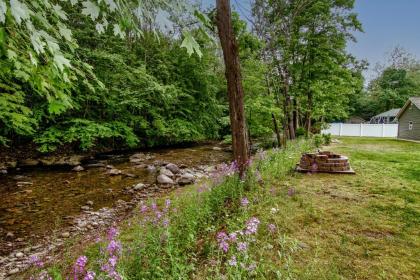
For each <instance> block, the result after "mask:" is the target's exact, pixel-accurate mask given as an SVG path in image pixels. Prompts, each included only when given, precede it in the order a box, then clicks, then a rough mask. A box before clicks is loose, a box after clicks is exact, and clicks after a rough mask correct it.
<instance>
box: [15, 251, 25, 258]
mask: <svg viewBox="0 0 420 280" xmlns="http://www.w3.org/2000/svg"><path fill="white" fill-rule="evenodd" d="M24 256H25V254H23V253H22V252H17V253H16V254H15V257H16V258H18V259H20V258H23V257H24Z"/></svg>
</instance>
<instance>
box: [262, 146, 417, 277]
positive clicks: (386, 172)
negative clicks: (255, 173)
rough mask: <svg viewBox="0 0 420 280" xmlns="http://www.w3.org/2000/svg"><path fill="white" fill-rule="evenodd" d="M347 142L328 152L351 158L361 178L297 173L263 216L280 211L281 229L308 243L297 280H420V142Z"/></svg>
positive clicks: (298, 257)
mask: <svg viewBox="0 0 420 280" xmlns="http://www.w3.org/2000/svg"><path fill="white" fill-rule="evenodd" d="M340 141H341V143H339V144H332V145H331V146H330V147H328V148H325V149H329V150H332V151H335V152H338V153H341V154H344V155H347V156H349V158H350V161H351V165H352V167H353V169H354V170H355V171H356V173H357V174H356V175H332V174H314V175H306V174H293V175H291V176H288V177H286V179H285V180H284V181H277V182H273V185H274V186H275V187H276V188H277V189H278V190H279V193H280V194H283V195H277V196H274V197H272V198H271V199H269V200H268V201H266V202H265V203H264V205H259V206H256V208H255V212H256V214H257V215H266V214H265V213H267V208H269V207H277V208H279V209H280V214H279V215H276V216H273V217H271V218H272V219H273V220H274V221H275V223H276V224H277V225H278V228H279V229H280V231H281V232H283V233H284V234H286V235H287V236H289V237H291V238H295V239H297V240H298V241H299V242H301V243H302V244H304V246H301V247H302V248H303V249H301V250H297V251H296V252H295V253H294V254H293V255H292V259H293V263H292V265H291V266H292V270H293V274H294V277H295V278H297V279H420V273H419V272H420V265H419V261H420V240H419V234H420V204H419V203H420V144H418V143H411V142H404V141H398V140H391V139H376V138H340ZM290 187H293V188H295V189H296V195H295V196H293V197H287V196H286V195H284V194H285V192H286V190H287V189H289V188H290ZM268 255H270V253H268ZM271 258H272V259H273V260H275V259H276V256H275V254H271ZM279 265H280V263H279Z"/></svg>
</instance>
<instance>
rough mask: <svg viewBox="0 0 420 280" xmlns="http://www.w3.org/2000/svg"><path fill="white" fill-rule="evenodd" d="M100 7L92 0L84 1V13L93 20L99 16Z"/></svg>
mask: <svg viewBox="0 0 420 280" xmlns="http://www.w3.org/2000/svg"><path fill="white" fill-rule="evenodd" d="M99 12H100V9H99V7H98V6H96V4H95V3H93V2H92V1H85V2H83V9H82V14H83V15H86V16H90V17H91V18H92V20H95V19H97V18H98V17H99Z"/></svg>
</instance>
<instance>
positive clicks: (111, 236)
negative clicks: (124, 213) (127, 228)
mask: <svg viewBox="0 0 420 280" xmlns="http://www.w3.org/2000/svg"><path fill="white" fill-rule="evenodd" d="M118 234H119V233H118V229H117V228H115V227H112V228H110V229H109V230H108V234H107V238H108V240H110V241H111V240H113V239H114V238H115V237H116V236H117V235H118Z"/></svg>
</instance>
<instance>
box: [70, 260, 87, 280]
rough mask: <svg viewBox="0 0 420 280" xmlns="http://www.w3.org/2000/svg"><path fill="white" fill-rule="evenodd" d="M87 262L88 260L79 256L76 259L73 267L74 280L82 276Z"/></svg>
mask: <svg viewBox="0 0 420 280" xmlns="http://www.w3.org/2000/svg"><path fill="white" fill-rule="evenodd" d="M87 261H88V258H87V257H86V256H80V257H78V258H77V260H76V263H75V264H74V266H73V272H74V280H78V279H79V275H80V274H84V272H85V267H86V264H87Z"/></svg>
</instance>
